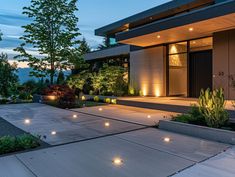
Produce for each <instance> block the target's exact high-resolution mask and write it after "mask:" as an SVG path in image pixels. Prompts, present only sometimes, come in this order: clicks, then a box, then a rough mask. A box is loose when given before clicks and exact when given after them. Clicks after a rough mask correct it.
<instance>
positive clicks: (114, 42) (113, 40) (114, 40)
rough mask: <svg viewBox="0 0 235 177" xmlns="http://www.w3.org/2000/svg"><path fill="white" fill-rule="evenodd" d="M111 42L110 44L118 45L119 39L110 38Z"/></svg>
mask: <svg viewBox="0 0 235 177" xmlns="http://www.w3.org/2000/svg"><path fill="white" fill-rule="evenodd" d="M109 44H110V45H116V44H117V41H116V39H115V38H109Z"/></svg>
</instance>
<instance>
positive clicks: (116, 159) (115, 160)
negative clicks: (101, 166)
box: [113, 157, 123, 166]
mask: <svg viewBox="0 0 235 177" xmlns="http://www.w3.org/2000/svg"><path fill="white" fill-rule="evenodd" d="M113 164H114V165H116V166H120V165H122V164H123V160H122V159H121V158H119V157H115V158H114V159H113Z"/></svg>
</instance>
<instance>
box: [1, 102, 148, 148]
mask: <svg viewBox="0 0 235 177" xmlns="http://www.w3.org/2000/svg"><path fill="white" fill-rule="evenodd" d="M74 115H76V116H77V117H76V118H74V117H73V116H74ZM0 116H1V117H2V118H4V119H5V120H7V121H8V122H10V123H11V124H13V125H15V126H17V127H19V128H21V129H23V130H24V131H26V132H30V133H31V134H34V135H41V136H42V137H43V139H42V140H43V141H45V142H47V143H49V144H51V145H58V144H65V143H70V142H74V141H81V140H85V139H90V138H96V137H99V136H105V135H109V134H113V133H121V132H126V131H130V130H136V129H139V128H143V127H144V126H141V125H136V124H130V123H124V122H121V121H115V120H106V119H104V118H100V117H97V116H92V115H87V114H82V113H75V112H73V111H70V110H64V109H58V108H55V107H51V106H48V105H43V104H16V105H5V106H1V107H0ZM25 119H29V120H30V123H29V124H25V122H24V121H25ZM106 122H108V123H109V124H110V126H109V127H106V126H105V123H106ZM53 131H55V132H56V134H55V135H52V134H51V133H52V132H53Z"/></svg>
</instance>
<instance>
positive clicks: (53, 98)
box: [48, 95, 56, 101]
mask: <svg viewBox="0 0 235 177" xmlns="http://www.w3.org/2000/svg"><path fill="white" fill-rule="evenodd" d="M48 99H49V100H52V101H53V100H56V96H53V95H52V96H48Z"/></svg>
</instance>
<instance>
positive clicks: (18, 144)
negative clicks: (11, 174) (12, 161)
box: [0, 134, 40, 154]
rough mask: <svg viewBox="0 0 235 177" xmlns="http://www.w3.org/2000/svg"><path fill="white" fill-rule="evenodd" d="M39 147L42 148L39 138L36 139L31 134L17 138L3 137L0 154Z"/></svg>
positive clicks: (0, 143)
mask: <svg viewBox="0 0 235 177" xmlns="http://www.w3.org/2000/svg"><path fill="white" fill-rule="evenodd" d="M38 146H40V143H39V138H36V137H34V136H32V135H30V134H24V135H20V136H16V137H12V136H3V137H1V138H0V154H6V153H10V152H16V151H20V150H26V149H31V148H36V147H38Z"/></svg>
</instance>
